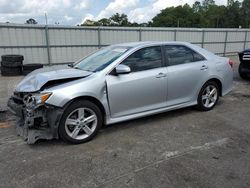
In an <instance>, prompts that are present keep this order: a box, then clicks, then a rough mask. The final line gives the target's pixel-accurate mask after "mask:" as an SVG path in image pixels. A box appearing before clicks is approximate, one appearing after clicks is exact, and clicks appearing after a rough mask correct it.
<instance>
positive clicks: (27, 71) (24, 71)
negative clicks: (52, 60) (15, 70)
mask: <svg viewBox="0 0 250 188" xmlns="http://www.w3.org/2000/svg"><path fill="white" fill-rule="evenodd" d="M31 72H32V71H30V70H23V72H22V74H23V75H25V76H26V75H28V74H29V73H31Z"/></svg>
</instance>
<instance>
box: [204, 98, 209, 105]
mask: <svg viewBox="0 0 250 188" xmlns="http://www.w3.org/2000/svg"><path fill="white" fill-rule="evenodd" d="M208 105H209V99H206V102H205V106H206V107H208Z"/></svg>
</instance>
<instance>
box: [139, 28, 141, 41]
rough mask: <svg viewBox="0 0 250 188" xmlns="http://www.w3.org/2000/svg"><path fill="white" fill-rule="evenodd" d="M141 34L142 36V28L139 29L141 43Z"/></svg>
mask: <svg viewBox="0 0 250 188" xmlns="http://www.w3.org/2000/svg"><path fill="white" fill-rule="evenodd" d="M141 34H142V29H141V27H140V28H139V41H141V40H142V38H141Z"/></svg>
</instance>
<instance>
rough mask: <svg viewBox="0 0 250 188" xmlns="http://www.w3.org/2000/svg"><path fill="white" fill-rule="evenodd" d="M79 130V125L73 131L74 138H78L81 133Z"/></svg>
mask: <svg viewBox="0 0 250 188" xmlns="http://www.w3.org/2000/svg"><path fill="white" fill-rule="evenodd" d="M79 131H80V128H79V127H75V129H74V130H73V131H72V133H71V137H72V138H76V137H77V135H78V134H79Z"/></svg>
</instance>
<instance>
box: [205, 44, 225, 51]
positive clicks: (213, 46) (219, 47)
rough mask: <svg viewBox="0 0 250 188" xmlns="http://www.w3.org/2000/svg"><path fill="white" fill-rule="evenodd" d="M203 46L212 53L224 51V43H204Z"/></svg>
mask: <svg viewBox="0 0 250 188" xmlns="http://www.w3.org/2000/svg"><path fill="white" fill-rule="evenodd" d="M204 48H205V49H207V50H209V51H210V52H213V53H223V52H224V44H204Z"/></svg>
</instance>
